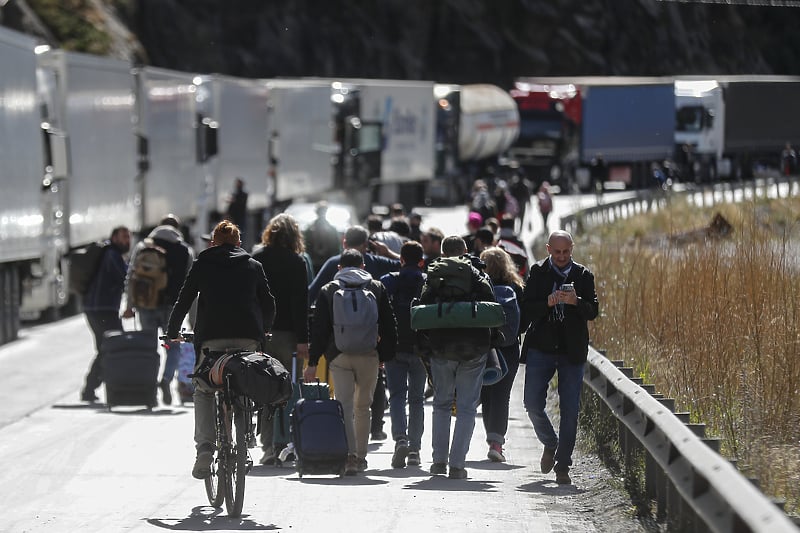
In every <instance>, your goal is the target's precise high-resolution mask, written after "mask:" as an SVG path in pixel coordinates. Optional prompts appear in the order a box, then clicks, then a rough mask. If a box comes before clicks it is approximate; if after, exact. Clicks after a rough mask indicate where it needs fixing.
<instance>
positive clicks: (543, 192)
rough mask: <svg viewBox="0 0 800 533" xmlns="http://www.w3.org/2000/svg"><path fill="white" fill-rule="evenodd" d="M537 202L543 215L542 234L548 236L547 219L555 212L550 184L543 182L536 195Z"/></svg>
mask: <svg viewBox="0 0 800 533" xmlns="http://www.w3.org/2000/svg"><path fill="white" fill-rule="evenodd" d="M536 201H537V202H538V203H539V213H541V215H542V233H543V234H544V235H547V233H548V231H549V230H548V229H547V218H548V217H549V216H550V213H551V212H552V211H553V195H552V194H551V193H550V184H549V183H548V182H546V181H543V182H542V184H541V185H540V186H539V191H538V192H537V193H536Z"/></svg>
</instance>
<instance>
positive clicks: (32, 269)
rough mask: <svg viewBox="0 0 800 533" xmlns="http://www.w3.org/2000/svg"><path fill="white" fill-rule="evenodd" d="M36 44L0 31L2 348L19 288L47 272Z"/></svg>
mask: <svg viewBox="0 0 800 533" xmlns="http://www.w3.org/2000/svg"><path fill="white" fill-rule="evenodd" d="M35 46H36V42H35V41H34V40H33V39H31V38H29V37H26V36H23V35H21V34H19V33H16V32H12V31H9V30H6V29H4V28H0V186H1V187H2V190H3V192H2V194H0V242H1V243H2V244H0V343H3V342H8V341H10V340H13V339H15V338H16V337H17V332H18V330H19V320H20V308H19V301H20V287H21V285H22V284H23V283H24V284H25V285H26V286H27V287H29V289H28V290H32V289H31V288H30V287H31V285H32V284H33V283H32V281H31V280H32V279H33V278H34V276H35V275H37V274H38V275H39V276H38V278H39V279H41V277H42V275H43V272H42V271H43V270H44V269H45V268H46V267H45V265H43V264H42V261H41V258H40V251H41V249H42V244H41V243H42V241H43V240H44V239H45V225H46V223H47V224H49V223H50V222H51V220H49V218H50V217H48V219H47V220H46V219H45V217H44V216H43V211H42V196H43V195H47V194H48V190H49V188H50V187H49V186H44V185H43V176H44V168H45V163H44V159H43V153H42V148H41V146H42V145H41V142H42V139H41V136H42V133H41V129H40V122H41V120H40V116H39V106H38V97H37V89H36V88H37V85H36V54H35V52H34V49H35Z"/></svg>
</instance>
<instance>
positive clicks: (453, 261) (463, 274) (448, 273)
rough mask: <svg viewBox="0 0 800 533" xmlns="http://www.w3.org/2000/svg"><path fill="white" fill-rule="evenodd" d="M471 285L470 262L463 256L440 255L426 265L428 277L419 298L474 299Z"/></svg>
mask: <svg viewBox="0 0 800 533" xmlns="http://www.w3.org/2000/svg"><path fill="white" fill-rule="evenodd" d="M474 292H475V291H474V289H473V287H472V263H471V262H470V261H469V259H466V258H463V257H441V258H439V259H437V260H436V261H434V262H433V263H431V264H430V265H429V266H428V279H427V281H426V282H425V286H424V287H423V289H422V295H421V296H420V298H421V299H423V300H426V299H427V298H430V297H432V298H433V299H436V300H440V301H445V302H458V301H462V302H465V301H471V300H474V299H475V294H474Z"/></svg>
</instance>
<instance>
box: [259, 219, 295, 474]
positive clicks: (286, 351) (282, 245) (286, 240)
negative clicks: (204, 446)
mask: <svg viewBox="0 0 800 533" xmlns="http://www.w3.org/2000/svg"><path fill="white" fill-rule="evenodd" d="M261 242H262V244H263V245H264V246H263V247H262V248H261V249H260V250H259V251H258V252H256V253H255V254H253V259H255V260H256V261H258V262H259V263H261V266H262V267H263V268H264V274H266V276H267V283H268V284H269V286H270V289H271V291H272V294H273V296H274V298H275V322H274V323H273V325H272V331H271V333H272V335H271V336H270V337H269V338H268V339H267V342H266V351H267V353H269V354H270V355H271V356H273V357H275V358H276V359H278V360H279V361H280V362H281V363H282V364H283V366H285V367H286V368H289V369H291V368H292V354H293V353H296V354H297V364H298V365H299V368H298V370H302V365H303V363H304V362H305V360H306V359H308V278H307V276H306V269H305V262H304V261H303V256H302V254H303V252H304V245H303V234H302V233H301V232H300V228H299V227H298V225H297V221H296V220H295V219H294V217H292V216H291V215H288V214H286V213H282V214H280V215H277V216H275V217H273V218H272V220H270V221H269V224H267V227H266V229H264V232H263V233H262V234H261ZM273 435H274V426H273V422H272V420H271V419H269V417H268V414H267V413H265V414H264V417H263V419H262V421H261V448H262V449H263V451H264V455H263V456H262V457H261V460H260V463H261V464H262V465H263V464H274V463H275V458H276V457H277V456H278V454H279V453H280V451H281V450H276V449H273Z"/></svg>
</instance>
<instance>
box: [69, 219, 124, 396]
mask: <svg viewBox="0 0 800 533" xmlns="http://www.w3.org/2000/svg"><path fill="white" fill-rule="evenodd" d="M130 249H131V232H130V231H129V230H128V228H126V227H125V226H118V227H116V228H114V230H113V231H112V232H111V238H110V240H109V241H108V242H107V243H106V246H105V247H104V250H103V257H102V259H101V260H100V266H99V267H98V269H97V272H96V273H95V275H94V277H93V278H92V281H91V282H90V283H89V289H88V290H87V291H86V294H85V295H84V296H83V311H84V313H85V314H86V321H87V322H88V323H89V327H90V328H91V329H92V334H93V335H94V346H95V350H96V351H97V353H96V355H95V356H94V360H93V361H92V365H91V367H90V368H89V373H88V374H87V375H86V384H85V385H84V387H83V390H82V391H81V400H83V401H84V402H95V401H97V396H96V395H95V390H96V389H97V387H99V386H100V384H101V383H102V382H103V357H102V352H101V351H100V345H101V344H102V342H103V335H104V334H105V332H106V331H113V330H118V331H121V330H122V320H121V319H120V309H119V308H120V302H121V300H122V291H123V290H124V289H125V274H126V273H127V271H128V263H127V262H126V261H125V257H124V255H125V254H126V253H128V251H129V250H130Z"/></svg>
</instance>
